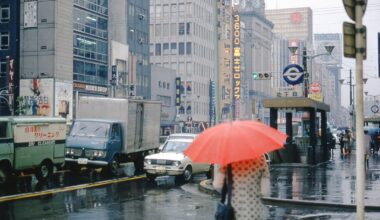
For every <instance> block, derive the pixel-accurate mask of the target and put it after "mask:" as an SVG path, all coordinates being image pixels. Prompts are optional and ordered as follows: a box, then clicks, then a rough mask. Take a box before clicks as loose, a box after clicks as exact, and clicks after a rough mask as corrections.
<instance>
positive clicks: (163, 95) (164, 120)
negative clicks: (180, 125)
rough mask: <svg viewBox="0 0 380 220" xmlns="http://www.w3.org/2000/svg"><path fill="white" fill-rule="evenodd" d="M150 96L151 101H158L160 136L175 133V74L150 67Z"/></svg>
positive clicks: (153, 66) (159, 67) (163, 69)
mask: <svg viewBox="0 0 380 220" xmlns="http://www.w3.org/2000/svg"><path fill="white" fill-rule="evenodd" d="M151 71H152V72H151V78H152V80H151V86H150V87H151V92H152V94H151V96H152V100H154V101H160V102H161V103H162V107H161V135H166V134H167V133H173V132H175V131H176V129H175V128H176V126H175V125H176V124H177V122H176V116H177V115H176V102H175V99H176V86H175V80H176V75H177V74H176V72H175V70H173V69H168V68H165V67H162V66H156V65H152V66H151Z"/></svg>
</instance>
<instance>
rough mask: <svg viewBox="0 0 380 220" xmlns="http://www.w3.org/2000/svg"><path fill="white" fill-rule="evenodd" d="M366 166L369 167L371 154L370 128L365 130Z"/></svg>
mask: <svg viewBox="0 0 380 220" xmlns="http://www.w3.org/2000/svg"><path fill="white" fill-rule="evenodd" d="M363 146H364V150H365V154H364V161H365V164H364V167H365V168H366V169H369V156H370V155H371V136H370V135H369V134H368V130H364V145H363Z"/></svg>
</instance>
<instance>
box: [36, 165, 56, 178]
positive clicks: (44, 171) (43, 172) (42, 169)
mask: <svg viewBox="0 0 380 220" xmlns="http://www.w3.org/2000/svg"><path fill="white" fill-rule="evenodd" d="M52 174H53V164H52V163H51V162H50V161H44V162H42V163H41V165H40V166H39V167H38V168H37V172H36V178H37V180H38V181H43V180H46V179H47V178H48V177H50V176H51V175H52Z"/></svg>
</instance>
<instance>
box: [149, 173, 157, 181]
mask: <svg viewBox="0 0 380 220" xmlns="http://www.w3.org/2000/svg"><path fill="white" fill-rule="evenodd" d="M156 177H157V175H155V174H151V173H146V178H147V179H148V181H154V180H155V179H156Z"/></svg>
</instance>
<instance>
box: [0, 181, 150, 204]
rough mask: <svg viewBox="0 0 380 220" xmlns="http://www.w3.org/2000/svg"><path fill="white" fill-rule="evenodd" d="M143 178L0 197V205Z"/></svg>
mask: <svg viewBox="0 0 380 220" xmlns="http://www.w3.org/2000/svg"><path fill="white" fill-rule="evenodd" d="M143 178H145V175H142V176H135V177H123V178H119V179H113V180H104V181H100V182H95V183H86V184H81V185H75V186H67V187H63V188H59V189H50V190H45V191H41V192H30V193H23V194H17V195H10V196H2V197H0V203H1V202H8V201H13V200H19V199H26V198H33V197H37V196H44V195H52V194H56V193H62V192H68V191H74V190H78V189H87V188H93V187H99V186H104V185H110V184H112V183H120V182H127V181H133V180H138V179H143Z"/></svg>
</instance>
